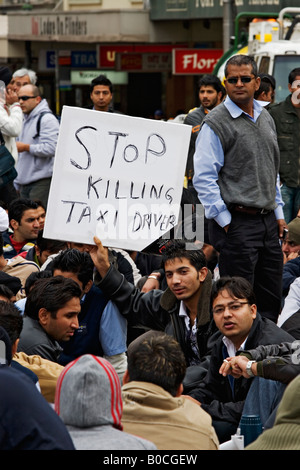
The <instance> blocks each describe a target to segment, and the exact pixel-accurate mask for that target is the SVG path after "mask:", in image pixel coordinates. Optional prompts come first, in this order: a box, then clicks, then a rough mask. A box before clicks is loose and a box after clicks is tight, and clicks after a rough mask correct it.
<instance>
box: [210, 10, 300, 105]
mask: <svg viewBox="0 0 300 470" xmlns="http://www.w3.org/2000/svg"><path fill="white" fill-rule="evenodd" d="M235 41H236V45H235V46H233V48H232V49H231V50H229V51H228V52H227V53H226V54H224V56H223V58H221V59H220V60H219V62H218V64H217V66H216V67H215V69H214V72H213V73H214V74H215V75H218V77H219V78H220V79H221V80H223V79H224V67H225V63H226V61H227V60H228V58H229V57H231V56H233V55H235V54H248V55H252V56H253V57H254V59H255V61H256V62H257V66H258V72H259V73H268V74H270V75H272V76H273V77H274V78H275V80H276V90H275V102H280V101H282V100H284V99H285V98H286V96H287V95H288V94H289V90H288V75H289V72H290V71H291V70H293V69H294V68H296V67H300V8H284V9H283V10H281V11H280V12H279V14H278V17H277V18H274V17H272V16H271V15H270V18H260V17H259V14H257V17H256V18H254V19H253V20H252V21H251V22H250V23H249V31H248V43H247V45H245V46H244V47H239V46H238V45H237V38H235Z"/></svg>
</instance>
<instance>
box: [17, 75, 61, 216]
mask: <svg viewBox="0 0 300 470" xmlns="http://www.w3.org/2000/svg"><path fill="white" fill-rule="evenodd" d="M18 99H19V103H20V106H21V109H22V111H23V114H24V122H23V129H22V132H21V134H20V135H19V137H18V141H17V149H18V152H19V158H18V163H17V167H16V169H17V172H18V176H17V178H16V180H15V183H16V185H17V188H18V190H19V193H20V196H21V197H22V198H28V199H31V200H35V199H39V200H40V201H42V203H43V204H44V207H47V202H48V194H49V189H50V183H51V178H52V171H53V162H54V155H55V149H56V143H57V138H58V130H59V123H58V120H57V118H56V117H55V116H54V114H53V113H52V112H51V110H50V108H49V106H48V103H47V101H46V99H43V98H42V97H41V94H40V90H39V88H38V87H37V86H35V85H32V84H28V85H24V86H22V87H21V88H20V89H19V91H18ZM40 116H43V117H42V119H41V120H40V130H39V132H37V124H38V121H39V118H40Z"/></svg>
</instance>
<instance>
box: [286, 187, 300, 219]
mask: <svg viewBox="0 0 300 470" xmlns="http://www.w3.org/2000/svg"><path fill="white" fill-rule="evenodd" d="M281 197H282V200H283V202H284V206H283V213H284V219H285V221H286V223H287V224H288V223H289V222H290V221H291V220H293V219H294V218H295V217H297V214H298V211H299V209H300V188H299V187H298V188H291V187H290V186H287V185H286V184H285V183H283V184H282V186H281Z"/></svg>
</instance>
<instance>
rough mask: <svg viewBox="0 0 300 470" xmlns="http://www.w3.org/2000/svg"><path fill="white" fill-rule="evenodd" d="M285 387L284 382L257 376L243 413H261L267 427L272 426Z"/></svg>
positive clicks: (250, 389)
mask: <svg viewBox="0 0 300 470" xmlns="http://www.w3.org/2000/svg"><path fill="white" fill-rule="evenodd" d="M285 389H286V384H284V383H281V382H277V381H275V380H269V379H263V378H262V377H255V378H254V379H253V381H252V384H251V386H250V388H249V391H248V394H247V397H246V400H245V404H244V408H243V414H245V415H259V416H260V420H261V422H262V425H263V427H264V428H265V429H267V428H270V427H272V426H273V424H274V420H275V415H276V411H277V407H278V405H279V403H280V401H281V398H282V395H283V393H284V391H285Z"/></svg>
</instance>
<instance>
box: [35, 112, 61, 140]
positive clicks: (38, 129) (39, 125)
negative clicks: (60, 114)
mask: <svg viewBox="0 0 300 470" xmlns="http://www.w3.org/2000/svg"><path fill="white" fill-rule="evenodd" d="M44 114H53V113H52V111H43V112H42V113H41V114H40V115H39V117H38V120H37V123H36V134H35V136H34V137H33V139H36V138H37V137H39V135H40V129H41V119H42V117H43V116H44ZM53 116H55V114H53ZM55 117H56V119H57V120H58V118H57V116H55Z"/></svg>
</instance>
